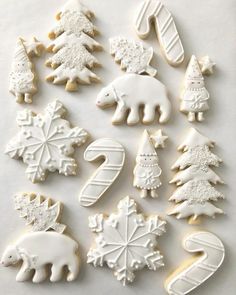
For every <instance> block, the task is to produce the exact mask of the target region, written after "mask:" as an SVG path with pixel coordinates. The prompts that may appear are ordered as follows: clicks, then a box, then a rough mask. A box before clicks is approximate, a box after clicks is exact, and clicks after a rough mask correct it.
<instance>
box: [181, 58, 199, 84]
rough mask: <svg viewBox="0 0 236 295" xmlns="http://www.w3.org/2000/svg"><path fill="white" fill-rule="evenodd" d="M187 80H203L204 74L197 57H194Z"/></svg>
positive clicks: (188, 69)
mask: <svg viewBox="0 0 236 295" xmlns="http://www.w3.org/2000/svg"><path fill="white" fill-rule="evenodd" d="M185 79H186V80H203V76H202V72H201V69H200V66H199V63H198V60H197V58H196V56H195V55H192V57H191V59H190V61H189V64H188V67H187V70H186V73H185Z"/></svg>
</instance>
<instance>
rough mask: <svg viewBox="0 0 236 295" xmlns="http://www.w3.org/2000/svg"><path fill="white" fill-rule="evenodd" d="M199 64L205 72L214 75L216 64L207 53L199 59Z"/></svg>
mask: <svg viewBox="0 0 236 295" xmlns="http://www.w3.org/2000/svg"><path fill="white" fill-rule="evenodd" d="M199 65H200V67H201V71H202V73H203V74H206V75H212V74H213V73H214V67H215V65H216V64H215V63H214V62H213V61H212V60H211V59H210V57H209V56H208V55H206V56H203V57H202V58H200V59H199Z"/></svg>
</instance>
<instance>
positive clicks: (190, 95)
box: [180, 55, 210, 122]
mask: <svg viewBox="0 0 236 295" xmlns="http://www.w3.org/2000/svg"><path fill="white" fill-rule="evenodd" d="M209 98H210V95H209V93H208V91H207V89H206V88H205V82H204V78H203V75H202V72H201V68H200V65H199V63H198V60H197V58H196V57H195V56H194V55H192V57H191V59H190V62H189V64H188V67H187V70H186V73H185V78H184V88H183V90H182V92H181V94H180V100H181V103H180V111H181V112H183V113H185V114H187V115H188V120H189V121H190V122H194V121H199V122H202V121H203V120H204V112H205V111H207V110H208V109H209V105H208V100H209Z"/></svg>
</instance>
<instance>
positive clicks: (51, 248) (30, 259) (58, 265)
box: [1, 193, 79, 283]
mask: <svg viewBox="0 0 236 295" xmlns="http://www.w3.org/2000/svg"><path fill="white" fill-rule="evenodd" d="M49 204H50V199H46V198H43V197H42V196H40V195H35V194H28V193H26V194H18V195H16V197H15V205H16V209H17V210H20V212H21V216H22V217H25V218H26V219H27V223H28V224H33V226H34V227H33V230H35V231H33V232H28V233H26V234H24V235H23V236H22V237H20V238H19V239H18V240H17V241H16V242H15V243H13V244H11V245H9V246H8V247H7V248H6V250H5V251H4V253H3V255H2V259H1V264H2V265H3V266H5V267H7V266H10V265H14V264H16V263H18V262H20V261H21V262H22V264H21V268H20V270H19V272H18V274H17V276H16V281H18V282H23V281H26V280H29V279H31V277H32V270H34V274H33V277H32V281H33V283H40V282H42V281H44V280H46V279H47V277H48V272H47V265H51V275H50V281H51V282H57V281H59V280H61V279H62V277H63V274H64V269H65V267H66V268H67V269H68V273H67V281H73V280H75V279H76V277H77V275H78V273H79V257H78V244H77V242H75V241H74V240H73V239H72V238H70V237H69V236H66V235H65V234H62V232H63V231H64V230H65V226H64V225H62V224H59V223H58V217H59V214H60V210H61V205H60V203H59V202H58V203H56V204H54V205H53V206H50V205H49ZM49 228H51V229H54V231H47V230H48V229H49Z"/></svg>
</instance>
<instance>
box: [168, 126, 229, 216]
mask: <svg viewBox="0 0 236 295" xmlns="http://www.w3.org/2000/svg"><path fill="white" fill-rule="evenodd" d="M211 147H213V143H212V141H210V140H209V139H208V138H206V137H204V136H203V135H202V134H200V133H199V132H198V131H197V130H195V129H194V128H192V129H191V130H190V133H189V136H188V137H187V138H186V140H185V141H184V143H183V144H182V145H181V146H180V147H179V150H180V151H183V154H182V155H181V156H180V157H179V158H178V160H177V161H176V162H175V164H174V165H173V166H172V169H176V170H177V174H176V175H175V176H174V178H173V179H172V180H171V181H170V183H175V184H176V185H177V186H178V187H177V189H176V191H175V192H174V193H173V194H172V196H171V197H170V199H169V200H170V201H174V202H176V203H179V204H177V205H176V206H175V207H174V208H173V209H172V210H170V212H169V214H170V215H172V214H173V215H176V217H177V218H188V217H191V218H192V219H193V220H196V219H197V218H198V216H199V215H208V216H211V217H214V216H215V214H217V213H223V210H221V209H219V208H217V207H216V206H214V205H213V204H212V203H211V202H210V201H217V200H218V199H223V198H224V195H223V194H222V193H220V192H218V191H217V190H216V189H215V188H214V187H213V186H212V184H217V183H223V181H222V180H221V178H220V177H219V176H218V175H217V174H216V173H215V172H214V171H213V170H212V169H211V166H215V167H218V166H219V163H221V162H222V160H221V159H220V158H219V157H218V156H216V155H214V154H213V153H212V152H211V151H210V148H211Z"/></svg>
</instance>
